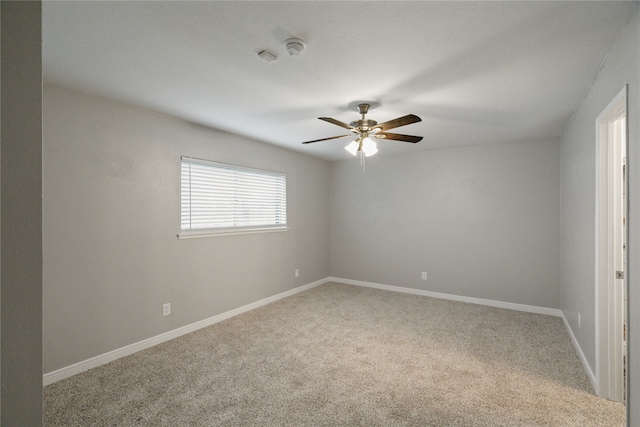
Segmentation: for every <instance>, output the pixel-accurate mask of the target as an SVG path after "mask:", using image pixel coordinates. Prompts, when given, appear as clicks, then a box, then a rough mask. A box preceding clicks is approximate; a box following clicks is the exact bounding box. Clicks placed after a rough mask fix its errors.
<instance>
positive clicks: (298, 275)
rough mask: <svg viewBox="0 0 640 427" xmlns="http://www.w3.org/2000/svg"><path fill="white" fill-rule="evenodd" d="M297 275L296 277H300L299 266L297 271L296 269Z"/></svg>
mask: <svg viewBox="0 0 640 427" xmlns="http://www.w3.org/2000/svg"><path fill="white" fill-rule="evenodd" d="M295 276H296V277H300V270H298V269H297V268H296V271H295Z"/></svg>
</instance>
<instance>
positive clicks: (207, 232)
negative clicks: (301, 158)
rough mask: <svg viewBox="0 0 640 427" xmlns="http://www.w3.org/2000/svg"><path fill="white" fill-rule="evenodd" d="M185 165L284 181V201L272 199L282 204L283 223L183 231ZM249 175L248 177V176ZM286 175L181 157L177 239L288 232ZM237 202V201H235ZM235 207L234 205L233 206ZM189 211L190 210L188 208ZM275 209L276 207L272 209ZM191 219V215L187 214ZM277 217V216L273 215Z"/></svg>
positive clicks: (190, 186) (190, 182)
mask: <svg viewBox="0 0 640 427" xmlns="http://www.w3.org/2000/svg"><path fill="white" fill-rule="evenodd" d="M185 163H189V165H191V164H194V163H196V164H198V165H200V166H205V167H207V166H208V167H212V168H216V169H218V172H219V173H222V174H225V173H228V172H229V171H233V172H231V173H232V174H239V175H244V176H245V177H246V176H247V175H246V174H250V175H251V174H253V175H263V176H274V177H276V178H278V179H283V180H284V201H282V200H277V199H278V198H277V197H276V198H275V199H274V204H275V205H276V206H278V205H282V202H284V215H283V216H284V223H277V222H276V223H274V224H253V225H240V226H220V227H209V228H187V229H183V228H182V227H183V202H184V200H183V196H184V194H183V192H184V186H183V180H184V177H183V167H184V164H185ZM250 175H249V176H250ZM188 180H189V184H188V186H189V190H190V189H191V188H192V185H193V182H192V180H191V177H189V178H188ZM232 185H234V189H235V188H236V187H235V186H236V185H238V183H237V182H233V184H232ZM287 190H288V189H287V174H286V173H284V172H275V171H270V170H265V169H257V168H251V167H246V166H240V165H234V164H229V163H222V162H216V161H212V160H205V159H200V158H195V157H190V156H181V157H180V232H179V233H178V239H194V238H202V237H216V236H229V235H238V234H254V233H273V232H281V231H287V230H289V227H288V224H287V210H288V202H287ZM236 202H237V200H236ZM234 206H236V205H234ZM189 209H191V208H189ZM274 209H277V207H274ZM280 215H282V214H280ZM189 216H190V217H191V213H190V214H189ZM275 216H277V214H276V215H275Z"/></svg>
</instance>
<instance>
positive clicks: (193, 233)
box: [178, 227, 289, 240]
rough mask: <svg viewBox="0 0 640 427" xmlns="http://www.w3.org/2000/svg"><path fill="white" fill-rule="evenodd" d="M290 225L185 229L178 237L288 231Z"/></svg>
mask: <svg viewBox="0 0 640 427" xmlns="http://www.w3.org/2000/svg"><path fill="white" fill-rule="evenodd" d="M288 230H289V227H265V228H243V229H239V230H233V229H228V228H226V229H224V230H219V231H216V230H210V229H209V230H194V231H183V232H181V233H179V234H178V239H180V240H183V239H201V238H203V237H222V236H234V235H238V234H256V233H277V232H281V231H288Z"/></svg>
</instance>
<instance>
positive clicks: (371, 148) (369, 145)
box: [344, 137, 378, 157]
mask: <svg viewBox="0 0 640 427" xmlns="http://www.w3.org/2000/svg"><path fill="white" fill-rule="evenodd" d="M344 149H345V150H347V151H348V152H350V153H351V154H353V155H354V156H355V155H356V154H358V151H361V152H363V153H364V155H365V156H367V157H371V156H373V155H374V154H376V153H377V152H378V146H377V145H376V143H375V142H373V141H372V140H371V138H369V137H367V138H364V139H362V138H358V139H356V140H355V141H352V142H351V144H349V145H347V146H346V147H344Z"/></svg>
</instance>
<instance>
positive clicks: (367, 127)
mask: <svg viewBox="0 0 640 427" xmlns="http://www.w3.org/2000/svg"><path fill="white" fill-rule="evenodd" d="M369 107H370V104H364V103H363V104H358V112H359V113H360V114H361V115H362V119H360V120H354V121H353V122H351V123H349V124H346V123H344V122H341V121H340V120H336V119H332V118H331V117H318V118H319V119H320V120H324V121H325V122H329V123H333V124H334V125H338V126H340V127H343V128H345V129H349V130H350V131H351V132H352V134H356V135H357V138H356V140H355V141H353V142H352V143H351V144H349V145H347V146H346V147H345V149H347V151H349V152H350V153H351V154H353V155H354V156H355V155H356V154H357V153H361V155H365V156H367V157H369V156H373V155H374V154H375V153H377V152H378V148H377V147H376V143H375V142H373V140H371V137H373V138H378V139H391V140H394V141H404V142H411V143H414V144H415V143H416V142H419V141H421V140H422V137H421V136H413V135H402V134H399V133H391V132H387V130H389V129H394V128H397V127H400V126H406V125H410V124H411V123H417V122H420V121H422V119H420V117H418V116H416V115H414V114H408V115H406V116H402V117H398V118H397V119H393V120H389V121H387V122H384V123H378V122H376V121H375V120H369V119H366V118H365V114H367V112H368V111H369ZM352 134H346V135H338V136H331V137H329V138H322V139H314V140H313V141H306V142H303V144H311V143H312V142H319V141H327V140H330V139H338V138H346V137H348V136H352Z"/></svg>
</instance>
